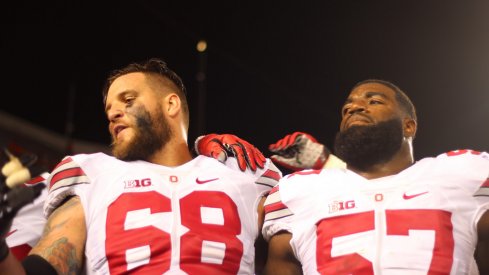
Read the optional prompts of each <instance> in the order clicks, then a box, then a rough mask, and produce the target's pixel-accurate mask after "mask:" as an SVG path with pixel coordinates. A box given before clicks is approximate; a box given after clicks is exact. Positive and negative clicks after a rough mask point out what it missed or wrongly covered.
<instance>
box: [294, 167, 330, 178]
mask: <svg viewBox="0 0 489 275" xmlns="http://www.w3.org/2000/svg"><path fill="white" fill-rule="evenodd" d="M321 171H323V170H322V169H318V170H307V171H298V172H295V173H292V174H290V175H288V176H287V178H290V177H292V176H295V175H312V174H317V175H319V174H320V173H321Z"/></svg>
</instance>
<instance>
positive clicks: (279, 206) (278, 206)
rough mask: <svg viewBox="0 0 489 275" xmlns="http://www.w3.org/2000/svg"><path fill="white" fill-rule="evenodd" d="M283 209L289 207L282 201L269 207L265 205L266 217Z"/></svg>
mask: <svg viewBox="0 0 489 275" xmlns="http://www.w3.org/2000/svg"><path fill="white" fill-rule="evenodd" d="M282 209H287V206H286V205H285V204H283V203H282V202H281V201H279V202H276V203H272V204H269V205H265V215H266V214H268V213H270V212H274V211H278V210H282Z"/></svg>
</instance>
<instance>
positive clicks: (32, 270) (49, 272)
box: [22, 254, 58, 275]
mask: <svg viewBox="0 0 489 275" xmlns="http://www.w3.org/2000/svg"><path fill="white" fill-rule="evenodd" d="M22 266H23V267H24V270H25V273H26V274H27V275H31V274H42V275H57V274H58V272H57V271H56V269H54V267H53V266H52V265H51V264H50V263H49V262H48V261H46V260H45V259H44V258H43V257H41V256H38V255H35V254H32V255H29V256H27V257H26V258H25V259H24V260H23V261H22Z"/></svg>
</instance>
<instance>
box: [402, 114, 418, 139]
mask: <svg viewBox="0 0 489 275" xmlns="http://www.w3.org/2000/svg"><path fill="white" fill-rule="evenodd" d="M402 128H403V133H404V137H405V138H412V139H414V137H415V136H416V130H417V128H418V124H417V123H416V120H414V119H412V118H410V117H405V118H404V119H403V121H402Z"/></svg>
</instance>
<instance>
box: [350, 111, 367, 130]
mask: <svg viewBox="0 0 489 275" xmlns="http://www.w3.org/2000/svg"><path fill="white" fill-rule="evenodd" d="M371 123H372V120H371V119H370V118H368V117H367V116H365V115H361V114H357V115H352V116H350V117H349V118H348V119H347V121H346V123H345V127H344V128H345V129H346V128H350V127H351V126H354V125H367V124H371Z"/></svg>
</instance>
